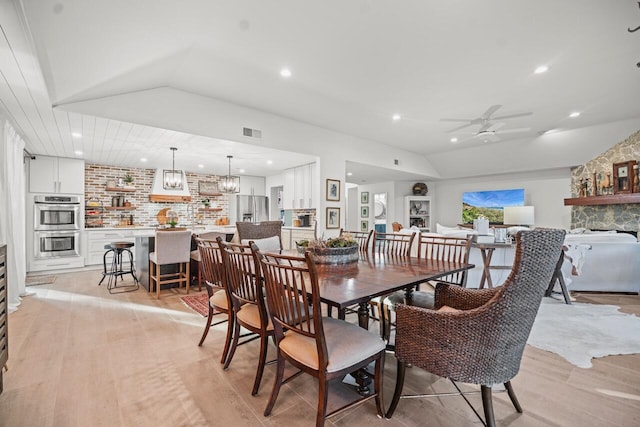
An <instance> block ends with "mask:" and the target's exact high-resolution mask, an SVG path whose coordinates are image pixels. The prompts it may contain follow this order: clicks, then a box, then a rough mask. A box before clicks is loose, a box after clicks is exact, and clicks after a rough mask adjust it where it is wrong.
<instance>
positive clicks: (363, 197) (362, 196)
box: [360, 191, 369, 205]
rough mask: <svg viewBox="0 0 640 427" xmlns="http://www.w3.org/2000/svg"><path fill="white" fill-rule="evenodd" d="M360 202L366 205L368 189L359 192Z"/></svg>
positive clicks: (367, 202)
mask: <svg viewBox="0 0 640 427" xmlns="http://www.w3.org/2000/svg"><path fill="white" fill-rule="evenodd" d="M360 203H361V204H363V205H368V204H369V192H368V191H363V192H362V193H360Z"/></svg>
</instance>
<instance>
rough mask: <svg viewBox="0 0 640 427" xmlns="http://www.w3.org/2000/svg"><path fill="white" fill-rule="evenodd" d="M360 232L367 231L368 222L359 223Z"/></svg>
mask: <svg viewBox="0 0 640 427" xmlns="http://www.w3.org/2000/svg"><path fill="white" fill-rule="evenodd" d="M360 231H369V221H366V220H361V221H360Z"/></svg>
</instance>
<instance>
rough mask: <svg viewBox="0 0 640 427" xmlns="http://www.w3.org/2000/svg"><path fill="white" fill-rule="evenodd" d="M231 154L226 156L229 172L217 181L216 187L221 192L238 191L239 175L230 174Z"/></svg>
mask: <svg viewBox="0 0 640 427" xmlns="http://www.w3.org/2000/svg"><path fill="white" fill-rule="evenodd" d="M232 158H233V156H227V159H229V174H228V175H226V176H223V177H222V180H220V182H218V189H219V190H220V191H221V192H222V193H239V192H240V177H239V176H233V175H231V159H232Z"/></svg>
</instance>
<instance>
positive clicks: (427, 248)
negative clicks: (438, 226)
mask: <svg viewBox="0 0 640 427" xmlns="http://www.w3.org/2000/svg"><path fill="white" fill-rule="evenodd" d="M470 247H471V237H468V238H464V237H441V236H425V235H422V234H420V236H419V237H418V258H424V259H433V260H439V261H448V262H456V263H463V264H468V263H469V251H470ZM438 282H445V283H451V284H455V285H460V286H465V285H466V283H467V270H464V271H461V272H458V273H453V274H449V275H447V276H443V277H441V278H439V279H438Z"/></svg>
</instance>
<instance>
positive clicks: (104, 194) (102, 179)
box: [84, 164, 229, 227]
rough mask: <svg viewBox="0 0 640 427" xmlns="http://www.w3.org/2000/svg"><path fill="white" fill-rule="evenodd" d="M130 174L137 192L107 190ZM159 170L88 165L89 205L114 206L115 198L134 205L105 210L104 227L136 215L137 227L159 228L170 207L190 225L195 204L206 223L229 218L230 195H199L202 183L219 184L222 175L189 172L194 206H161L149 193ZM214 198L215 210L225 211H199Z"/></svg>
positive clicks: (86, 182)
mask: <svg viewBox="0 0 640 427" xmlns="http://www.w3.org/2000/svg"><path fill="white" fill-rule="evenodd" d="M126 174H130V175H131V176H132V177H133V183H132V184H131V185H133V186H134V187H135V188H136V191H134V192H116V191H106V190H105V188H106V184H107V181H108V180H114V181H116V182H117V181H118V178H123V177H124V176H125V175H126ZM154 174H155V169H137V168H121V167H116V166H106V165H97V164H86V165H85V169H84V175H85V177H84V182H85V184H84V188H85V203H86V202H89V200H97V201H99V202H100V203H101V204H102V205H103V206H105V207H107V206H111V205H112V203H111V201H112V197H113V196H120V195H122V196H124V198H125V200H126V201H129V202H131V205H132V208H135V209H130V210H106V209H105V210H104V216H103V224H104V226H105V227H113V226H115V225H118V224H119V223H120V220H121V219H123V218H129V216H130V215H133V223H134V224H135V225H143V226H151V227H155V226H156V225H158V220H157V214H158V211H160V210H161V209H163V208H170V209H172V210H174V211H176V212H177V213H178V216H179V217H180V222H185V223H186V222H187V221H188V215H187V206H189V205H191V206H192V207H193V209H194V211H195V214H199V215H202V218H201V220H202V223H203V224H212V225H213V224H215V221H216V220H217V219H220V218H223V217H228V216H229V214H228V212H229V199H228V198H229V196H228V195H222V196H204V195H201V194H200V193H199V192H198V182H199V181H207V182H217V181H218V180H219V179H221V177H220V176H218V175H208V174H198V173H192V172H186V175H187V183H188V185H189V191H190V193H191V198H192V201H191V203H158V202H150V201H149V192H150V191H151V185H152V184H153V177H154ZM206 198H208V199H210V201H211V206H210V207H212V208H214V207H217V208H222V210H221V211H219V212H204V211H199V210H198V209H199V208H203V207H204V205H203V204H202V200H203V199H206Z"/></svg>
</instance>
